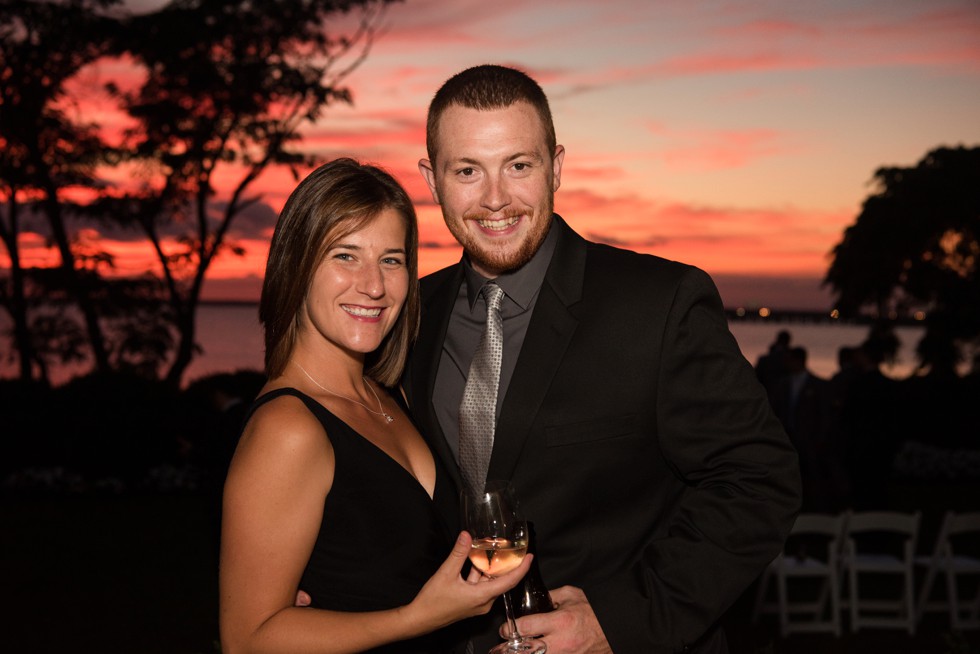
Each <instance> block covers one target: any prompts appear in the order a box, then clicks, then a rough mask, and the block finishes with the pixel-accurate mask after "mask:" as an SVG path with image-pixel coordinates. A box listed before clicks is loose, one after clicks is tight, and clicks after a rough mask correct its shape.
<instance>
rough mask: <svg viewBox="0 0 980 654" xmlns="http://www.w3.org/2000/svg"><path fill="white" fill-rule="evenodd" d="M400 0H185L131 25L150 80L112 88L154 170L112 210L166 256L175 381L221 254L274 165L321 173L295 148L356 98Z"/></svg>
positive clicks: (126, 45)
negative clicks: (335, 29)
mask: <svg viewBox="0 0 980 654" xmlns="http://www.w3.org/2000/svg"><path fill="white" fill-rule="evenodd" d="M391 1H392V0H345V1H341V2H337V1H330V0H302V1H300V0H264V1H257V0H175V1H174V2H171V3H170V4H168V5H167V6H165V7H164V8H162V9H161V10H159V11H157V12H154V13H151V14H147V15H145V16H140V17H135V18H133V19H132V20H130V21H129V22H128V24H127V26H126V30H125V34H126V35H127V37H126V40H125V41H123V42H122V44H121V50H122V51H125V52H127V53H128V54H129V55H130V56H132V57H133V59H134V60H135V61H137V62H138V63H140V64H141V65H142V67H143V68H144V69H145V72H146V75H147V79H146V81H145V83H144V84H143V85H142V86H141V87H140V88H139V89H137V90H135V91H130V92H127V91H123V90H120V89H118V88H114V89H112V90H113V92H114V93H115V95H116V97H118V98H119V99H120V100H121V102H122V104H123V106H124V107H125V108H126V110H127V111H128V112H129V114H130V115H131V116H132V117H134V118H135V119H136V120H137V121H138V126H137V127H136V128H135V129H133V130H131V131H130V132H129V134H128V138H129V152H128V156H129V158H130V160H132V161H139V162H142V163H143V164H144V165H145V168H144V170H146V171H148V174H147V177H146V179H145V180H144V184H143V185H142V188H140V189H139V190H138V191H136V192H133V193H130V194H129V195H127V196H126V197H123V198H114V199H107V200H105V201H104V202H103V206H102V209H103V211H104V213H105V215H106V216H114V217H116V218H117V219H118V220H120V221H121V222H123V223H125V224H129V225H138V226H139V228H140V229H142V230H143V233H144V234H145V235H146V237H147V238H148V239H149V240H150V242H151V244H152V246H153V249H154V251H155V253H156V256H157V258H158V260H159V263H160V267H161V270H162V275H163V280H164V285H165V288H166V292H167V298H168V302H169V304H170V308H171V311H172V312H173V317H174V324H175V326H176V329H177V332H178V334H179V342H178V344H177V348H176V353H175V356H174V359H173V362H172V365H171V367H170V370H169V371H168V373H167V375H166V377H167V380H168V381H169V382H171V383H172V384H179V382H180V379H181V377H182V375H183V373H184V371H185V370H186V368H187V366H188V364H189V363H190V362H191V360H192V358H193V355H194V353H195V350H196V345H195V341H194V338H195V316H196V311H197V307H198V305H199V302H200V297H201V289H202V284H203V282H204V279H205V276H206V274H207V271H208V268H209V267H210V265H211V263H212V261H213V260H214V258H215V257H216V256H218V255H219V254H222V253H224V252H229V253H233V254H234V253H241V252H242V250H241V248H240V246H238V245H237V244H236V243H234V242H233V241H232V240H231V239H230V238H229V229H230V228H231V226H232V224H233V222H234V219H235V218H236V217H237V216H238V215H240V214H241V212H242V211H243V210H245V209H247V208H248V207H249V206H250V205H252V204H254V203H255V202H257V201H258V200H259V199H260V197H259V196H257V195H248V193H249V189H250V187H251V186H252V184H253V183H254V182H255V180H256V179H258V177H259V176H260V175H261V174H262V173H263V172H264V171H265V170H266V169H268V168H269V167H270V166H274V165H287V166H290V167H291V168H292V170H293V174H294V176H295V177H296V178H297V179H298V178H299V176H300V171H299V168H300V167H306V166H312V165H314V164H315V162H316V159H315V157H313V156H311V155H308V154H303V153H301V152H299V151H297V150H295V149H291V147H290V146H292V145H293V144H294V143H296V142H298V141H299V140H300V134H299V129H300V127H301V126H302V125H303V124H304V123H309V122H313V121H315V120H316V119H317V118H319V117H320V116H321V115H322V113H323V111H324V109H325V108H326V107H327V106H328V105H329V104H330V103H332V102H336V101H341V102H350V100H351V94H350V91H349V90H348V89H347V88H345V87H343V86H341V85H340V83H341V82H342V80H344V79H345V78H346V77H347V76H348V75H349V74H350V73H351V72H352V71H353V70H354V69H355V68H356V67H357V66H358V65H359V64H360V63H361V61H363V59H364V58H365V57H366V55H367V53H368V50H369V48H370V45H371V42H372V38H373V36H374V33H375V29H376V26H377V24H378V23H377V21H378V19H379V17H380V16H381V14H382V13H383V9H384V6H385V5H386V4H388V3H389V2H391ZM355 9H359V10H360V11H361V16H360V22H359V27H358V28H356V30H355V33H354V34H353V35H350V36H344V37H337V38H334V37H331V36H330V35H328V32H327V29H326V22H327V20H328V18H330V17H331V16H334V15H337V14H340V13H346V12H349V11H351V10H355ZM219 176H221V179H222V181H223V185H225V186H229V185H230V188H231V191H230V192H229V193H228V194H227V195H226V196H219V194H218V191H217V188H216V178H218V177H219ZM174 243H176V245H174Z"/></svg>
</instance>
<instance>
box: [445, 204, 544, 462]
mask: <svg viewBox="0 0 980 654" xmlns="http://www.w3.org/2000/svg"><path fill="white" fill-rule="evenodd" d="M557 242H558V230H557V229H555V228H554V219H552V226H551V229H549V231H548V235H547V236H546V237H545V240H544V243H542V244H541V247H540V248H538V251H537V252H536V253H535V254H534V256H533V257H532V258H531V260H530V261H528V262H527V263H526V264H525V265H524V266H522V267H521V268H520V269H518V270H515V271H513V272H509V273H504V274H502V275H500V276H499V277H496V278H495V279H494V281H495V282H496V283H497V284H498V285H499V286H500V288H502V289H503V291H504V298H503V300H502V302H501V304H500V317H501V318H502V320H503V324H504V353H503V357H502V359H501V363H500V386H499V388H498V390H497V416H498V417H499V416H500V407H501V406H502V405H503V402H504V397H505V396H506V395H507V388H508V386H509V385H510V379H511V377H512V376H513V374H514V367H515V365H516V364H517V357H518V355H519V354H520V352H521V346H522V345H523V344H524V336H525V335H526V334H527V326H528V324H529V323H530V322H531V314H532V312H533V309H534V304H535V302H536V301H537V299H538V293H539V291H540V290H541V284H542V283H544V275H545V273H546V272H547V271H548V265H549V264H550V263H551V256H552V255H553V254H554V252H555V245H556V244H557ZM463 273H464V281H463V283H462V284H460V287H459V292H458V294H457V295H456V302H455V304H454V305H453V312H452V315H451V316H450V318H449V328H448V330H447V332H446V341H445V343H443V346H442V356H441V357H440V359H439V370H438V371H437V372H436V381H435V389H434V390H433V398H432V402H433V405H434V406H435V410H436V415H437V416H438V418H439V426H440V427H442V432H443V434H445V436H446V440H447V441H448V443H449V447H450V448H451V449H452V451H453V455H454V456H455V457H456V460H457V461H458V460H459V404H460V402H461V401H462V399H463V388H464V387H465V386H466V376H467V374H468V373H469V369H470V362H471V361H472V360H473V353H474V352H476V348H477V346H478V345H479V344H480V337H481V336H482V335H483V331H484V330H485V329H486V323H487V304H486V301H485V300H484V299H483V295H482V294H481V293H480V289H481V288H483V285H484V284H486V283H487V281H489V280H488V279H486V278H485V277H483V276H482V275H480V274H479V273H478V272H476V271H475V270H473V266H472V265H471V264H470V261H469V258H468V257H466V256H465V255H464V257H463Z"/></svg>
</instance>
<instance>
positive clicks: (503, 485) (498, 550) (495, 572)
mask: <svg viewBox="0 0 980 654" xmlns="http://www.w3.org/2000/svg"><path fill="white" fill-rule="evenodd" d="M463 521H464V524H465V526H466V530H467V531H468V532H469V533H470V535H471V536H472V537H473V547H472V549H471V550H470V557H469V558H470V562H471V563H472V564H473V566H474V567H475V568H476V569H477V570H479V571H480V572H482V573H483V574H485V575H486V576H488V577H499V576H500V575H502V574H506V573H508V572H510V571H511V570H513V569H514V568H516V567H517V566H519V565H520V564H521V561H523V560H524V556H525V555H526V554H527V542H528V531H527V523H526V522H525V521H524V519H523V518H522V517H521V516H520V512H519V510H518V506H517V498H516V495H515V493H514V489H513V487H512V486H511V485H510V483H509V482H506V481H490V482H487V485H486V489H485V490H484V492H483V493H480V494H476V495H474V494H471V493H468V492H464V493H463ZM504 610H505V612H506V613H507V625H508V627H509V629H510V638H509V639H507V640H506V641H505V642H503V643H501V644H499V645H497V646H496V647H494V648H493V649H491V650H490V654H513V653H515V652H530V653H531V654H544V653H545V652H547V651H548V648H547V646H546V645H545V644H544V641H541V640H537V639H534V638H529V637H527V636H522V635H521V634H520V632H519V631H518V630H517V623H516V622H515V619H514V608H513V606H512V605H511V601H510V595H509V594H508V593H504Z"/></svg>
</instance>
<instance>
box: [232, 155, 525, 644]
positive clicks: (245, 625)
mask: <svg viewBox="0 0 980 654" xmlns="http://www.w3.org/2000/svg"><path fill="white" fill-rule="evenodd" d="M417 254H418V228H417V224H416V218H415V212H414V209H413V207H412V204H411V201H410V199H409V198H408V196H407V194H406V193H405V191H404V190H403V189H402V188H401V187H400V186H399V185H398V183H397V182H396V181H395V180H394V179H393V178H392V177H391V176H389V175H388V174H387V173H385V172H384V171H381V170H380V169H378V168H375V167H373V166H367V165H362V164H359V163H357V162H355V161H352V160H350V159H340V160H336V161H333V162H331V163H328V164H326V165H324V166H322V167H320V168H319V169H317V170H316V171H314V172H313V173H312V174H311V175H310V176H309V177H307V178H306V179H305V180H304V181H303V182H302V183H301V184H300V185H299V186H298V187H297V188H296V190H295V191H294V192H293V193H292V195H291V196H290V197H289V199H288V201H287V202H286V205H285V207H284V208H283V210H282V213H281V214H280V217H279V222H278V223H277V225H276V230H275V234H274V236H273V239H272V244H271V247H270V251H269V261H268V266H267V269H266V276H265V282H264V284H263V288H262V300H261V304H260V318H261V320H262V322H263V324H264V326H265V342H266V353H265V361H266V372H267V374H268V378H269V381H268V383H267V384H266V385H265V387H264V388H263V389H262V391H261V393H260V394H259V398H258V400H256V402H255V404H254V405H253V407H252V410H251V412H250V414H249V418H248V421H247V423H246V426H245V429H244V432H243V434H242V437H241V440H240V442H239V445H238V448H237V450H236V452H235V456H234V458H233V460H232V463H231V467H230V469H229V472H228V478H227V481H226V484H225V494H224V512H223V519H222V544H221V573H220V591H221V598H220V600H221V603H220V626H221V644H222V651H223V652H225V654H234V653H236V652H289V653H291V654H296V653H299V652H324V653H325V652H363V651H384V652H399V653H409V652H419V653H421V652H427V653H431V652H448V651H451V650H452V647H453V634H452V631H451V630H447V629H442V628H443V627H446V626H447V625H450V624H452V623H454V622H456V621H458V620H461V619H463V618H467V617H471V616H474V615H479V614H482V613H486V612H487V611H488V610H489V608H490V606H491V604H492V603H493V601H494V600H495V599H496V598H497V597H499V596H500V594H501V593H502V592H503V591H505V590H507V589H509V588H510V587H511V586H513V585H514V584H516V583H517V582H518V581H519V580H520V579H521V577H522V576H523V574H524V572H526V570H527V567H528V565H529V562H528V561H525V562H524V564H522V566H521V567H519V568H518V569H516V570H515V571H513V572H511V573H509V574H508V575H505V576H502V577H500V578H499V579H493V580H487V579H486V578H482V577H481V576H480V575H479V573H477V572H475V571H474V572H472V573H471V574H470V576H469V578H467V579H463V578H462V577H461V575H460V571H461V569H462V566H463V563H464V561H465V560H466V557H467V555H468V554H469V550H470V540H469V536H468V535H467V534H465V533H462V534H456V533H455V532H454V531H453V530H452V529H451V528H450V527H449V525H448V524H447V520H448V519H451V518H447V516H453V515H455V512H456V505H457V495H456V492H455V490H454V488H453V486H452V482H451V480H450V479H449V477H448V476H447V475H446V474H445V472H444V471H443V470H441V469H440V466H439V464H438V463H437V460H436V459H435V458H434V457H433V456H432V454H431V452H430V451H429V448H428V447H427V445H426V443H425V441H424V440H423V439H422V437H421V436H420V435H419V433H418V432H417V431H416V429H415V427H414V426H413V424H412V421H411V419H410V418H409V417H408V414H407V411H406V410H405V407H404V405H403V403H402V400H401V396H400V395H399V394H398V393H397V391H393V392H389V390H388V389H389V388H393V387H395V386H396V385H397V383H398V379H399V376H400V374H401V371H402V367H403V365H404V362H405V357H406V354H407V351H408V348H409V346H410V345H411V342H412V340H413V339H414V336H415V332H416V329H417V325H418V314H419V299H418V259H417ZM454 538H455V544H454V542H453V541H454ZM447 552H448V553H449V556H448V558H446V555H447ZM299 589H302V590H303V591H304V592H306V593H308V594H309V596H310V598H311V601H312V603H311V606H310V607H303V608H301V607H298V606H294V598H295V597H296V594H297V591H298V590H299Z"/></svg>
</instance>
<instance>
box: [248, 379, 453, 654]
mask: <svg viewBox="0 0 980 654" xmlns="http://www.w3.org/2000/svg"><path fill="white" fill-rule="evenodd" d="M283 395H292V396H294V397H297V398H299V399H300V400H302V401H303V403H304V404H305V405H306V406H307V408H309V410H310V412H311V413H313V415H314V416H316V418H317V419H318V420H319V421H320V423H321V424H322V425H323V428H324V429H325V430H326V432H327V436H328V438H329V439H330V443H331V445H332V446H333V451H334V456H335V462H336V465H335V468H334V478H333V484H332V486H331V488H330V492H329V494H328V495H327V499H326V501H325V503H324V505H323V520H322V522H321V524H320V533H319V534H318V535H317V539H316V543H315V544H314V546H313V552H312V554H311V555H310V560H309V562H308V563H307V564H306V569H305V570H304V572H303V577H302V579H301V580H300V586H299V587H300V589H302V590H304V591H306V592H307V593H309V594H310V596H311V597H312V599H313V603H312V606H313V607H315V608H321V609H332V610H336V611H377V610H382V609H391V608H395V607H397V606H403V605H405V604H408V603H409V602H410V601H411V600H412V598H413V597H415V595H416V594H417V593H418V591H419V589H420V588H421V587H422V585H423V584H424V583H425V582H426V580H428V579H429V577H430V576H432V574H433V573H434V572H435V571H436V569H437V568H438V567H439V566H440V565H441V564H442V562H443V561H444V560H445V558H446V557H447V556H448V555H449V552H450V550H451V549H452V545H453V541H454V539H455V536H456V534H455V533H452V532H451V530H450V528H449V527H448V525H447V523H446V519H445V518H444V516H446V517H448V516H452V515H454V514H455V513H454V512H455V511H457V508H456V507H457V495H456V491H455V489H454V487H453V483H452V480H451V479H450V477H449V475H448V474H447V473H446V472H445V470H444V469H443V468H442V467H441V465H440V463H439V459H438V457H435V456H433V458H434V460H435V463H436V485H435V491H434V494H433V497H432V498H430V497H429V494H428V493H427V492H426V490H425V489H424V488H423V487H422V485H421V484H419V482H418V480H416V479H415V477H414V476H413V475H412V474H411V473H409V472H408V471H407V470H406V469H405V468H403V467H402V466H401V464H399V463H398V462H396V461H395V460H394V459H392V458H391V457H390V456H388V455H387V454H386V453H385V452H384V451H382V450H381V449H380V448H378V447H377V446H376V445H374V444H373V443H371V442H370V441H368V440H367V439H366V438H364V437H363V436H361V435H360V434H358V433H357V432H356V431H354V430H353V429H352V428H351V427H350V426H349V425H348V424H347V423H345V422H344V421H343V420H341V419H340V418H338V417H337V416H335V415H334V414H333V413H331V412H330V411H328V410H327V409H326V408H325V407H324V406H323V405H321V404H320V403H318V402H317V401H316V400H314V399H313V398H311V397H310V396H308V395H305V394H304V393H301V392H300V391H298V390H296V389H294V388H282V389H277V390H274V391H271V392H269V393H267V394H265V395H263V396H262V397H260V398H258V399H257V400H256V401H255V403H254V404H253V405H252V407H251V408H250V411H249V414H250V415H251V413H252V412H254V411H255V410H256V409H257V408H258V407H259V406H261V405H263V404H265V403H266V402H268V401H270V400H272V399H275V398H277V397H281V396H283ZM392 397H393V398H394V399H395V401H399V400H400V398H396V397H395V396H394V395H392ZM406 413H407V412H406ZM453 640H454V637H453V635H452V630H443V631H440V632H437V633H435V634H430V635H428V636H423V637H421V638H416V639H413V640H410V641H402V642H399V643H393V644H391V645H388V646H385V647H382V648H378V649H375V650H371V651H372V652H385V653H398V654H410V653H413V654H414V653H419V654H421V653H422V652H425V653H427V654H430V653H435V652H449V651H452V642H453Z"/></svg>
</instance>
